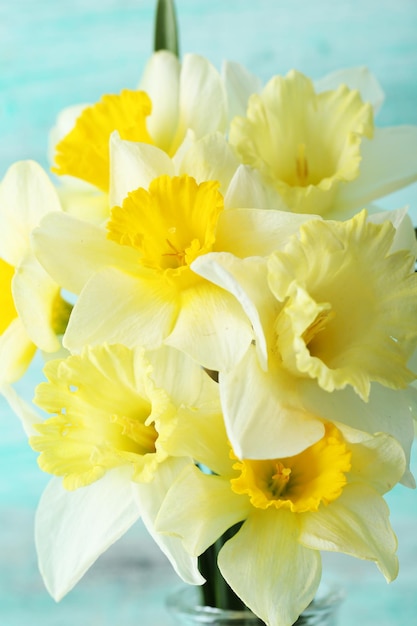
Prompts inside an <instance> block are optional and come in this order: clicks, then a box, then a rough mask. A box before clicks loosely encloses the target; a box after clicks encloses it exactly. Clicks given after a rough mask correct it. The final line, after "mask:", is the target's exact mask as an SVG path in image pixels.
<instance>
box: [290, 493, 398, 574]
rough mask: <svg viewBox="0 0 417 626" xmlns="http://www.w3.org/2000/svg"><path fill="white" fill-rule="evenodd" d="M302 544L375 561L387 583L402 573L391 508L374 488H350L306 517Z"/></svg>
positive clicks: (303, 525)
mask: <svg viewBox="0 0 417 626" xmlns="http://www.w3.org/2000/svg"><path fill="white" fill-rule="evenodd" d="M300 541H302V543H303V544H304V545H305V546H307V547H309V548H311V549H312V550H329V551H337V552H344V553H346V554H350V555H352V556H355V557H356V558H359V559H367V560H370V561H375V563H376V564H377V566H378V568H379V569H380V570H381V572H382V573H383V575H384V576H385V578H386V579H387V581H388V582H389V581H391V580H394V578H396V576H397V574H398V559H397V557H396V555H395V551H396V549H397V538H396V537H395V535H394V532H393V530H392V528H391V526H390V523H389V509H388V506H387V505H386V503H385V501H384V500H383V498H382V497H381V496H380V495H379V494H378V493H377V492H376V491H374V490H373V489H372V488H371V487H368V486H366V485H364V484H358V483H356V484H355V483H353V484H350V485H347V486H346V487H345V489H344V490H343V493H342V495H341V496H340V497H339V498H338V500H336V501H334V502H332V503H331V505H330V506H328V507H322V508H320V510H319V511H317V512H315V513H311V514H306V515H305V516H303V521H302V531H301V535H300Z"/></svg>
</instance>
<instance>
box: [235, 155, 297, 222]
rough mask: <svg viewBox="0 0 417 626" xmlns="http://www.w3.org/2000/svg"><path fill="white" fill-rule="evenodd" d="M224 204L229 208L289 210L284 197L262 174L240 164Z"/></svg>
mask: <svg viewBox="0 0 417 626" xmlns="http://www.w3.org/2000/svg"><path fill="white" fill-rule="evenodd" d="M224 204H225V207H226V208H227V209H253V208H257V209H275V210H278V211H289V207H288V206H287V205H286V204H285V202H284V200H283V199H282V197H281V196H280V195H279V193H278V192H277V191H276V189H274V188H273V187H272V186H271V185H268V184H267V183H266V182H265V181H264V180H263V179H262V176H261V174H260V173H259V172H258V171H257V170H256V169H253V168H252V167H249V166H248V165H240V166H239V167H238V169H237V170H236V173H235V175H234V176H233V178H232V180H231V181H230V185H229V187H228V189H227V192H226V195H225V198H224Z"/></svg>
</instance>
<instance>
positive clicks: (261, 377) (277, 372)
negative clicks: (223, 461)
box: [192, 212, 417, 458]
mask: <svg viewBox="0 0 417 626" xmlns="http://www.w3.org/2000/svg"><path fill="white" fill-rule="evenodd" d="M395 233H396V230H395V228H394V226H393V225H392V223H391V222H389V221H385V222H383V223H381V224H377V223H372V222H369V221H367V219H366V213H365V212H362V213H361V214H358V215H357V216H355V217H354V218H352V219H351V220H349V221H346V222H332V221H324V220H310V221H307V222H306V223H305V224H303V225H302V226H301V227H300V231H299V233H298V234H294V235H293V236H291V237H289V239H288V241H287V242H286V244H284V245H283V247H282V248H281V249H279V250H277V251H275V252H273V253H272V254H271V256H270V257H269V258H268V259H256V258H250V259H243V260H242V259H236V258H235V257H232V255H227V254H214V253H211V254H209V255H206V256H202V257H199V258H198V259H196V260H195V261H194V262H193V264H192V269H193V270H194V271H195V272H196V273H198V274H200V275H202V276H204V277H205V278H206V279H208V280H212V281H213V282H214V283H215V284H217V285H219V286H221V287H223V288H224V289H227V290H229V291H230V292H231V293H233V294H234V296H235V297H236V298H237V299H238V301H239V302H240V303H241V305H242V307H243V308H244V310H245V311H246V313H247V315H248V318H249V319H250V321H251V324H252V328H253V330H254V337H255V342H254V344H251V345H250V346H249V348H248V351H247V353H246V354H245V356H244V358H243V359H242V361H241V362H240V363H239V364H238V365H237V366H236V367H234V368H233V369H232V370H230V371H229V372H221V373H220V378H219V381H220V393H221V397H222V405H223V410H224V414H225V420H226V424H227V428H228V434H229V437H230V441H231V443H232V445H233V447H234V449H235V450H236V452H237V454H239V456H244V457H250V458H265V456H264V455H267V456H268V457H272V456H283V455H289V454H296V453H298V452H300V451H301V450H303V449H304V448H305V447H306V446H307V445H311V444H312V443H314V441H317V439H318V438H320V437H321V436H322V425H321V422H320V420H317V414H318V415H320V411H319V403H315V404H314V405H310V404H309V402H308V401H307V400H306V396H305V391H304V389H305V388H309V384H310V386H311V383H312V382H313V381H314V385H315V386H316V387H319V388H320V389H321V390H323V391H324V392H325V394H324V395H326V394H327V395H330V396H332V400H329V402H330V403H331V404H332V407H333V411H334V413H333V417H332V418H331V419H334V420H340V421H344V419H346V418H348V416H347V415H346V413H344V417H343V418H341V417H340V416H339V414H338V402H339V401H341V402H343V396H342V395H339V394H337V393H335V391H336V390H342V389H345V388H346V387H350V388H352V389H353V390H354V391H355V392H356V393H357V394H358V396H359V397H360V398H361V401H360V402H359V403H358V405H357V410H358V411H359V410H360V406H361V403H362V405H363V411H362V412H360V415H361V417H359V416H353V415H352V420H354V421H353V423H354V424H355V425H357V424H358V421H357V420H360V419H363V423H362V426H361V428H362V429H363V430H369V431H370V432H374V429H375V426H376V424H375V422H374V421H373V422H372V424H369V428H368V425H367V420H368V417H367V416H368V412H369V413H370V414H371V415H372V411H371V410H368V408H366V403H371V406H373V402H374V401H375V402H376V405H378V403H379V401H378V396H379V394H378V393H377V392H376V390H375V389H374V391H373V393H371V385H372V384H373V385H374V386H375V383H379V385H382V386H384V387H387V388H389V389H395V390H405V391H406V388H407V385H409V383H411V381H413V380H414V378H415V374H414V373H413V372H411V371H410V370H409V368H408V362H409V360H410V358H411V356H412V355H413V352H414V350H415V346H416V341H417V325H416V315H417V310H416V307H417V305H416V302H417V299H416V296H417V278H416V276H415V274H414V259H415V256H414V255H413V254H412V253H410V252H409V251H407V250H398V251H396V252H392V246H393V242H394V239H395ZM254 390H256V392H255V391H254ZM309 393H310V392H309ZM397 393H398V394H399V393H400V392H399V391H397ZM333 396H334V397H333ZM398 397H399V396H398ZM392 403H394V404H395V394H393V396H391V398H390V402H389V404H390V406H391V407H392ZM377 415H379V412H377ZM380 419H381V422H380V424H381V425H380V428H378V427H376V430H383V431H386V432H391V433H392V434H395V435H396V434H397V432H396V429H397V428H398V431H399V432H400V431H402V429H403V428H405V430H406V431H407V435H406V436H405V435H404V433H403V434H402V435H401V436H400V439H401V440H402V441H403V442H404V447H405V448H406V449H407V451H409V446H410V429H409V426H410V421H411V411H410V410H409V409H408V410H407V411H405V412H402V417H401V419H404V420H405V423H406V426H405V427H403V426H402V425H397V426H396V425H395V421H394V420H392V419H390V418H389V415H388V414H386V415H385V417H384V416H381V418H380ZM348 423H349V421H348ZM351 423H352V422H351ZM265 429H268V430H269V431H270V432H271V433H273V436H271V437H270V438H269V440H268V442H267V443H264V442H263V433H264V431H265Z"/></svg>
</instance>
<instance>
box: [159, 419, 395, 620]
mask: <svg viewBox="0 0 417 626" xmlns="http://www.w3.org/2000/svg"><path fill="white" fill-rule="evenodd" d="M269 437H270V432H268V431H267V430H265V431H264V440H266V439H268V438H269ZM192 454H193V455H194V456H195V457H196V458H197V459H198V460H199V461H200V462H201V463H203V464H204V465H206V463H207V462H208V461H209V459H206V457H205V455H204V450H203V446H202V445H201V444H200V445H199V444H198V443H197V446H196V448H195V449H193V452H192ZM219 454H221V453H220V452H219ZM226 459H227V460H228V463H229V467H228V469H224V470H223V472H221V471H219V470H218V468H219V466H220V462H219V461H218V462H217V470H216V475H207V473H203V472H201V471H200V470H199V469H198V468H197V467H195V466H189V467H187V468H185V469H184V470H183V472H182V473H181V474H180V475H179V476H178V478H177V480H176V482H175V483H174V484H173V485H172V487H171V489H170V490H169V491H168V494H167V496H166V499H165V500H164V502H163V504H162V506H161V509H160V512H159V515H158V517H157V520H156V528H157V529H158V530H159V531H160V532H163V533H166V534H167V535H168V536H175V537H179V538H182V541H183V543H184V546H185V548H186V550H187V551H188V552H189V554H191V555H193V556H199V555H200V554H202V553H203V552H204V551H205V550H206V549H207V548H209V547H210V546H211V545H212V544H213V543H214V542H216V541H217V540H219V539H220V538H221V537H222V535H223V533H225V532H226V531H227V530H228V529H230V528H231V527H233V526H234V525H236V524H240V527H238V530H237V531H236V533H235V534H234V536H233V537H232V538H231V539H228V540H227V541H226V542H225V543H224V545H223V547H221V549H220V552H219V554H218V566H219V569H220V572H221V574H222V576H223V577H224V579H225V580H226V581H227V583H228V584H229V585H230V586H231V588H232V589H233V590H234V592H235V593H236V594H237V595H238V596H239V597H240V598H241V599H242V600H243V602H244V603H245V604H246V605H247V606H248V607H249V608H250V609H252V611H253V612H254V613H256V614H257V615H258V616H259V617H260V618H261V619H262V620H263V621H264V622H265V623H266V624H268V625H269V626H291V625H292V624H293V623H295V621H296V620H297V618H298V616H299V615H300V614H301V613H302V611H303V610H304V609H305V608H306V607H307V606H308V604H309V603H310V602H311V600H312V599H313V597H314V595H315V593H316V591H317V587H318V584H319V581H320V576H321V559H320V551H321V550H327V551H334V552H344V553H347V554H350V555H352V556H355V557H357V558H360V559H368V560H371V561H374V562H375V563H376V564H377V566H378V568H379V569H380V570H381V572H382V573H383V575H384V576H385V578H386V579H387V581H391V580H393V579H394V578H395V577H396V576H397V573H398V561H397V557H396V555H395V552H396V548H397V540H396V537H395V535H394V533H393V531H392V528H391V526H390V524H389V510H388V507H387V505H386V503H385V502H384V500H383V498H382V494H384V493H385V492H387V491H389V490H390V489H391V488H392V487H393V485H395V484H396V482H397V481H398V480H399V479H400V478H401V476H402V474H403V472H404V467H405V463H404V454H403V451H402V449H401V446H400V445H399V444H398V443H397V442H396V441H395V440H394V439H393V438H392V437H390V436H388V435H386V434H382V433H381V434H377V435H369V434H367V433H364V432H362V431H358V430H354V429H351V428H348V427H346V426H344V425H342V424H333V423H331V422H323V436H322V437H321V438H320V439H319V440H318V441H317V442H316V443H315V444H313V445H312V446H310V447H308V448H307V449H305V450H304V451H303V452H301V453H299V454H297V455H294V456H289V457H275V458H272V459H271V458H267V459H265V460H262V461H261V460H248V459H246V460H240V459H238V458H236V457H235V456H234V455H232V460H230V457H228V458H227V457H226V458H225V459H224V462H225V463H226ZM190 493H192V494H193V497H192V498H190V495H189V494H190ZM277 589H279V590H280V592H279V593H278V594H277Z"/></svg>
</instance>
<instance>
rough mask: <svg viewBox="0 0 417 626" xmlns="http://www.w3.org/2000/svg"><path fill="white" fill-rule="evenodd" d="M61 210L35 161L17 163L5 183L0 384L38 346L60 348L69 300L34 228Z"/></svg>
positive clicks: (1, 192) (0, 239)
mask: <svg viewBox="0 0 417 626" xmlns="http://www.w3.org/2000/svg"><path fill="white" fill-rule="evenodd" d="M60 211H61V207H60V203H59V199H58V196H57V194H56V191H55V189H54V187H53V185H52V183H51V182H50V180H49V179H48V177H47V175H46V174H45V172H44V171H43V170H42V168H41V167H40V166H39V165H38V164H36V163H34V162H32V161H22V162H19V163H15V164H14V165H12V166H11V167H10V168H9V170H8V171H7V173H6V175H5V177H4V179H3V181H2V182H1V184H0V286H1V290H0V291H1V307H0V312H1V314H0V363H1V364H0V384H3V383H10V382H14V381H15V380H17V379H18V378H20V376H21V375H22V374H23V373H24V371H25V370H26V368H27V367H28V365H29V363H30V361H31V359H32V357H33V355H34V353H35V351H36V348H40V349H41V350H44V351H46V352H56V351H57V350H59V349H60V342H59V340H58V337H57V335H60V334H63V332H64V330H65V327H66V322H67V320H68V317H69V313H70V309H71V307H70V305H69V304H68V303H66V302H65V301H64V300H63V299H62V297H61V295H60V287H59V286H58V285H57V284H56V283H55V282H54V281H53V280H52V279H51V278H50V276H49V275H48V274H47V273H46V272H45V270H44V269H43V267H42V266H41V265H40V264H39V263H38V261H37V260H36V258H35V256H34V254H33V252H32V249H31V244H30V234H31V232H32V230H33V228H35V227H36V226H37V225H38V224H39V221H40V220H41V218H42V217H43V216H44V215H46V214H47V213H50V212H54V213H58V212H60Z"/></svg>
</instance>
